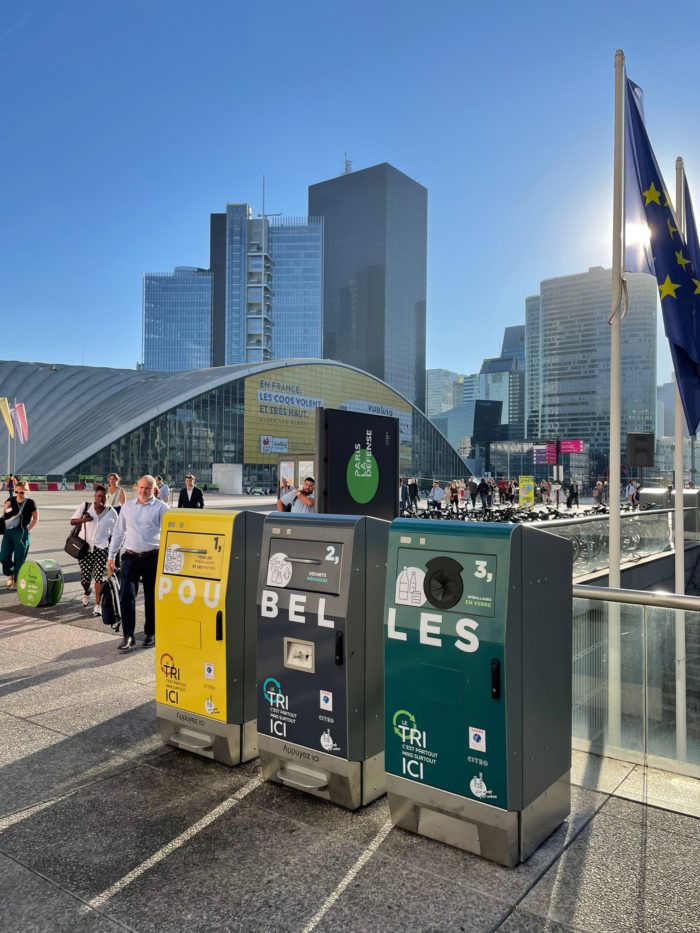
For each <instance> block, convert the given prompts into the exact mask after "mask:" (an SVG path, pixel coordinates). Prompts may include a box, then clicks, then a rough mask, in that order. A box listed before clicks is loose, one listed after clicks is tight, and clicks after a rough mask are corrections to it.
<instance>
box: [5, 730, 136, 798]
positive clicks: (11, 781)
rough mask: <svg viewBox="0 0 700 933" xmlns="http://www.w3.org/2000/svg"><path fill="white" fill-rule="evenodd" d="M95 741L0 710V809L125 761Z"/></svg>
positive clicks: (61, 790) (85, 780)
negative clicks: (67, 733)
mask: <svg viewBox="0 0 700 933" xmlns="http://www.w3.org/2000/svg"><path fill="white" fill-rule="evenodd" d="M126 764H127V762H125V760H124V758H117V757H116V756H115V755H114V754H112V753H111V752H110V751H109V750H106V749H103V748H100V747H99V746H98V745H97V744H93V745H90V744H89V743H86V742H84V741H83V740H82V738H81V737H80V736H78V737H76V738H66V737H65V736H62V735H60V734H59V733H58V732H55V731H53V730H50V729H46V728H45V727H44V726H40V725H37V724H36V723H31V722H28V721H26V720H22V719H17V718H16V717H13V716H6V715H3V714H0V815H2V814H7V813H14V812H15V811H16V810H20V809H23V808H24V807H30V806H33V805H34V804H37V803H39V802H41V801H42V800H46V799H47V798H50V797H56V796H60V795H62V794H66V793H68V792H70V791H71V790H74V789H75V788H77V787H81V786H82V785H84V784H89V783H90V782H92V781H94V780H96V779H98V778H100V777H102V776H104V775H109V774H113V773H115V772H117V771H119V770H121V769H123V768H124V767H125V766H126Z"/></svg>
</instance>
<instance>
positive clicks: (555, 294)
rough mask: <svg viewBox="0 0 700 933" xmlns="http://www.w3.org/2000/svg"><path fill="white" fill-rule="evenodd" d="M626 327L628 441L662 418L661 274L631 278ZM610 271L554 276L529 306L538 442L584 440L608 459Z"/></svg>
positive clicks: (529, 367) (531, 422)
mask: <svg viewBox="0 0 700 933" xmlns="http://www.w3.org/2000/svg"><path fill="white" fill-rule="evenodd" d="M627 280H628V292H629V309H628V312H627V316H626V317H625V319H624V320H623V321H622V324H621V380H622V406H621V416H622V421H621V434H622V437H621V441H622V446H623V447H624V445H625V435H626V434H627V433H628V432H633V431H653V430H654V422H655V417H656V308H657V298H658V289H657V286H656V279H654V278H653V276H650V275H645V274H641V273H635V274H630V275H628V277H627ZM611 299H612V278H611V273H610V270H609V269H603V268H601V267H596V268H593V269H589V270H588V272H584V273H581V274H580V275H568V276H562V277H561V278H556V279H547V280H545V281H543V282H542V283H541V284H540V294H539V296H538V297H537V298H528V299H527V302H526V325H525V327H526V348H525V353H526V373H527V406H528V410H527V414H526V417H527V427H528V435H529V436H530V437H531V438H543V439H551V440H556V439H557V438H561V439H572V440H576V439H581V440H584V441H587V442H588V443H589V444H590V449H591V453H592V455H593V456H596V457H597V458H598V459H599V460H600V461H601V462H606V461H607V456H608V452H609V446H610V327H609V325H608V317H609V315H610V305H611Z"/></svg>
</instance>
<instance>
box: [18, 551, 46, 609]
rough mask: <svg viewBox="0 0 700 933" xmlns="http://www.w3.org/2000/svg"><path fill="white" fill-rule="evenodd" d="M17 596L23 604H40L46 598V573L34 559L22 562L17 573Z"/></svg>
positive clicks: (34, 605)
mask: <svg viewBox="0 0 700 933" xmlns="http://www.w3.org/2000/svg"><path fill="white" fill-rule="evenodd" d="M17 596H18V597H19V601H20V603H22V605H23V606H33V607H36V606H41V605H43V603H44V600H45V598H46V574H45V573H44V571H43V569H42V568H41V566H40V565H39V564H38V563H36V562H35V561H27V562H26V563H25V564H22V566H21V568H20V571H19V573H18V574H17Z"/></svg>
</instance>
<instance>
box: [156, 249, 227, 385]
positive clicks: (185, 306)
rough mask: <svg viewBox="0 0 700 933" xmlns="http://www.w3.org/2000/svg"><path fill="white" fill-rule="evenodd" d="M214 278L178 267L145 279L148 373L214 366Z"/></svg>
mask: <svg viewBox="0 0 700 933" xmlns="http://www.w3.org/2000/svg"><path fill="white" fill-rule="evenodd" d="M211 315H212V288H211V274H210V273H209V271H208V270H206V269H197V268H193V267H190V266H176V268H175V270H174V271H173V272H156V273H146V274H145V275H144V277H143V332H142V353H143V364H144V369H147V370H154V371H158V372H178V371H181V370H185V369H203V368H205V367H207V366H211Z"/></svg>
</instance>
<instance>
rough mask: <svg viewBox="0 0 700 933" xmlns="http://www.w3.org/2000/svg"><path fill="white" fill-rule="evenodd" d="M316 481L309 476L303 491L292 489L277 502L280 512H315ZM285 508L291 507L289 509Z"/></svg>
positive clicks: (302, 488)
mask: <svg viewBox="0 0 700 933" xmlns="http://www.w3.org/2000/svg"><path fill="white" fill-rule="evenodd" d="M315 485H316V480H315V479H314V478H313V476H307V477H306V479H305V480H304V483H303V485H302V487H301V489H292V490H290V491H289V492H287V493H285V494H284V495H283V496H282V497H281V498H280V499H278V500H277V511H278V512H287V511H289V512H315V511H316V501H315V497H314V487H315ZM285 506H290V508H289V509H287V508H285Z"/></svg>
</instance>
